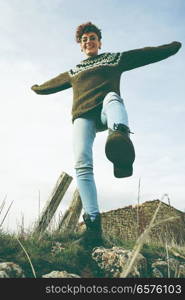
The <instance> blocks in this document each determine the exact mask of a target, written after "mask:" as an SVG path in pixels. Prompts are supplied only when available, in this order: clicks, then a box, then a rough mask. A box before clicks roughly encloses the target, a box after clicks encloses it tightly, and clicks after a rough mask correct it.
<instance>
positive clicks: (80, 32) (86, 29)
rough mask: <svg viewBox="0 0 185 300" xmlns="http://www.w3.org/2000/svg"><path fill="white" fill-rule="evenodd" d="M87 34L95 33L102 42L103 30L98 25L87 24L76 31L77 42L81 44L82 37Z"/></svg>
mask: <svg viewBox="0 0 185 300" xmlns="http://www.w3.org/2000/svg"><path fill="white" fill-rule="evenodd" d="M87 32H95V33H96V34H97V36H98V39H99V40H101V38H102V35H101V29H99V28H98V27H97V26H96V25H94V24H92V23H91V22H87V23H84V24H81V25H79V26H78V27H77V29H76V36H75V37H76V42H77V43H80V42H81V38H82V35H83V34H84V33H87Z"/></svg>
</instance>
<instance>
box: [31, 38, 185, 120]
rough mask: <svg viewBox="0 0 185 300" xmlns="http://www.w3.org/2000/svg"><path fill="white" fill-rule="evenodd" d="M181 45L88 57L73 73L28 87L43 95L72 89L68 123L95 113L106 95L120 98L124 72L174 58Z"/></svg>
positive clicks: (171, 44) (175, 43)
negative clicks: (70, 116)
mask: <svg viewBox="0 0 185 300" xmlns="http://www.w3.org/2000/svg"><path fill="white" fill-rule="evenodd" d="M180 47H181V43H179V42H172V43H170V44H167V45H162V46H158V47H146V48H141V49H135V50H130V51H127V52H122V53H102V54H99V55H96V56H93V57H89V58H87V59H85V60H83V61H82V62H81V63H80V64H78V65H77V66H76V67H75V68H74V69H71V70H69V71H68V72H64V73H61V74H60V75H58V76H57V77H55V78H53V79H51V80H49V81H47V82H45V83H43V84H41V85H34V86H32V90H33V91H35V92H36V93H37V94H41V95H46V94H52V93H56V92H60V91H62V90H65V89H68V88H70V87H72V88H73V106H72V120H73V121H74V120H75V119H76V118H78V117H80V116H84V115H86V114H87V113H88V112H92V111H98V112H100V109H98V108H101V106H102V102H103V99H104V97H105V95H106V94H107V93H108V92H116V93H118V94H119V95H120V77H121V74H122V73H123V72H125V71H129V70H132V69H135V68H138V67H141V66H145V65H148V64H151V63H154V62H157V61H160V60H163V59H165V58H167V57H169V56H171V55H173V54H175V53H176V52H177V51H178V50H179V48H180Z"/></svg>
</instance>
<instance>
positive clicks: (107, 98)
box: [103, 92, 123, 106]
mask: <svg viewBox="0 0 185 300" xmlns="http://www.w3.org/2000/svg"><path fill="white" fill-rule="evenodd" d="M112 101H118V102H121V103H123V99H122V98H121V97H120V96H119V95H118V94H117V93H115V92H109V93H108V94H107V95H106V96H105V98H104V100H103V105H104V106H105V105H106V104H108V103H110V102H112Z"/></svg>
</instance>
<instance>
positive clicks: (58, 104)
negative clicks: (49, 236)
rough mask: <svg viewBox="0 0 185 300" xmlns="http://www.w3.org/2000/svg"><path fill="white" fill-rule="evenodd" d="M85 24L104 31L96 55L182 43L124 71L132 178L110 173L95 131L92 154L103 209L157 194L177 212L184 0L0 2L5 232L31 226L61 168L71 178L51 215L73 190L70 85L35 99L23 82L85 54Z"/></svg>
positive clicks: (181, 187)
mask: <svg viewBox="0 0 185 300" xmlns="http://www.w3.org/2000/svg"><path fill="white" fill-rule="evenodd" d="M87 21H91V22H93V23H95V24H96V25H97V26H98V27H99V28H100V29H101V30H102V36H103V38H102V49H101V50H100V53H103V52H124V51H128V50H132V49H138V48H143V47H146V46H153V47H156V46H160V45H164V44H168V43H171V42H172V41H180V42H181V43H182V48H181V49H180V51H179V52H178V53H177V54H176V55H174V56H171V57H170V58H168V59H165V60H163V61H161V62H157V63H154V64H150V65H147V66H145V67H141V68H138V69H134V70H132V71H129V72H125V73H123V74H122V78H121V85H120V90H121V95H122V97H123V98H124V101H125V105H126V108H127V112H128V117H129V124H130V128H131V131H133V132H134V134H133V135H132V136H131V138H132V141H133V143H134V146H135V151H136V160H135V162H134V173H133V176H131V177H128V178H122V179H117V178H115V177H114V175H113V168H112V164H111V163H110V162H109V161H108V160H107V158H106V156H105V154H104V145H105V142H106V138H107V132H106V131H105V132H101V133H98V134H97V137H96V140H95V143H94V148H93V151H94V152H93V155H94V174H95V181H96V185H97V190H98V199H99V200H98V201H99V206H100V210H101V212H105V211H108V210H112V209H118V208H121V207H124V206H127V205H135V204H137V201H138V198H139V201H140V202H141V203H143V202H145V201H148V200H154V199H162V197H163V195H164V194H168V196H169V198H170V203H171V205H172V206H174V207H175V208H177V209H179V210H182V211H184V210H185V159H184V153H185V139H184V132H185V122H184V114H185V103H184V102H185V101H184V100H185V85H184V78H185V54H184V48H183V45H184V41H185V2H184V0H176V1H174V0H163V1H161V0H155V1H153V0H140V1H139V0H132V1H130V0H94V1H84V0H81V1H75V0H30V1H21V0H0V40H1V42H0V83H1V97H0V141H1V148H0V207H1V205H2V203H3V201H4V200H5V206H4V208H3V210H2V212H1V214H0V224H1V222H2V220H3V218H4V216H5V213H6V212H7V209H8V207H9V205H10V204H11V203H12V201H13V203H12V206H11V208H10V210H9V213H8V215H7V217H6V219H5V221H4V223H3V225H2V228H3V229H4V230H8V231H11V230H15V231H17V230H18V229H19V228H20V227H21V226H22V225H24V227H25V229H29V228H31V227H32V226H33V224H34V222H35V221H36V220H37V218H38V215H39V213H40V212H42V210H43V208H44V206H45V205H46V202H47V200H48V198H49V196H50V194H51V192H52V190H53V188H54V186H55V184H56V182H57V180H58V178H59V176H60V174H61V173H62V172H66V173H67V174H69V175H70V176H72V177H73V181H72V183H71V185H70V187H69V189H68V190H67V192H66V194H65V196H64V198H63V200H62V202H61V204H60V206H59V208H58V210H57V214H58V215H61V214H63V213H64V212H65V210H66V209H67V207H68V206H69V204H70V201H71V199H72V194H73V192H74V190H75V189H76V179H75V172H74V160H73V149H72V142H73V141H72V134H73V125H72V122H71V108H72V98H73V94H72V89H68V90H65V91H62V92H59V93H56V94H51V95H47V96H46V95H45V96H43V95H37V94H35V93H34V92H33V91H32V90H31V89H30V87H31V86H32V85H34V84H41V83H43V82H45V81H47V80H49V79H51V78H53V77H55V76H57V75H58V74H60V73H62V72H65V71H68V70H69V69H71V68H73V67H74V66H75V65H76V64H78V63H79V62H80V61H81V60H83V59H85V57H84V56H83V53H82V52H81V51H80V48H79V45H78V44H77V43H76V42H75V30H76V28H77V26H78V25H80V24H82V23H84V22H87ZM139 181H140V192H139V188H138V186H139ZM138 194H139V196H138ZM164 201H166V200H165V199H164ZM57 214H56V215H57Z"/></svg>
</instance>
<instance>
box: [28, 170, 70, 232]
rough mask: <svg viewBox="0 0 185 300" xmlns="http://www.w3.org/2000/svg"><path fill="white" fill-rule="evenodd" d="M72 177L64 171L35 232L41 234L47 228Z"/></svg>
mask: <svg viewBox="0 0 185 300" xmlns="http://www.w3.org/2000/svg"><path fill="white" fill-rule="evenodd" d="M72 179H73V178H72V177H71V176H69V175H68V174H67V173H65V172H62V174H61V175H60V177H59V179H58V180H57V183H56V185H55V187H54V189H53V191H52V193H51V196H50V197H49V199H48V201H47V203H46V206H45V208H44V210H43V212H42V214H41V217H40V218H39V220H38V222H37V224H36V226H35V229H34V232H33V234H37V235H39V236H41V235H42V233H43V232H44V231H45V230H46V228H47V226H48V225H49V223H50V221H51V219H52V217H53V216H54V213H55V211H56V209H57V207H58V206H59V204H60V202H61V200H62V198H63V196H64V194H65V192H66V190H67V189H68V187H69V185H70V183H71V181H72Z"/></svg>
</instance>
